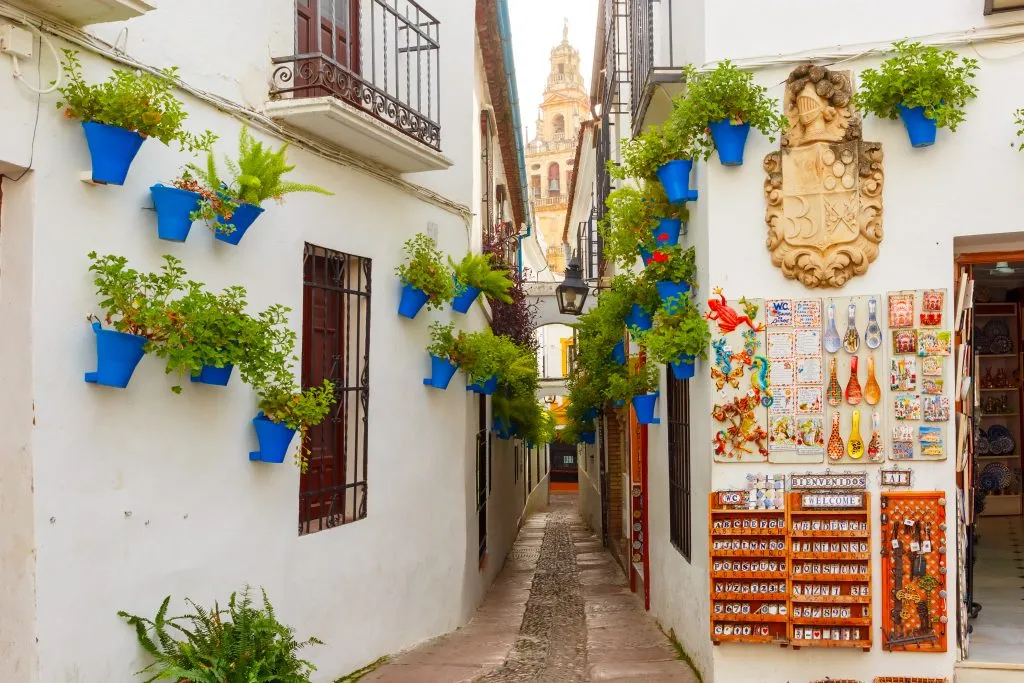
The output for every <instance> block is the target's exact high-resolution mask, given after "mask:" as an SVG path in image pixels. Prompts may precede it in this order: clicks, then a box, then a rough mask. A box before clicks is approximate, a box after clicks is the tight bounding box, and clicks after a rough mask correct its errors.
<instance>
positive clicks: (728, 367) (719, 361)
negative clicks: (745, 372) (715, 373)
mask: <svg viewBox="0 0 1024 683" xmlns="http://www.w3.org/2000/svg"><path fill="white" fill-rule="evenodd" d="M725 344H726V339H725V337H722V338H721V339H716V340H714V341H713V342H711V348H713V349H714V350H715V365H717V366H718V368H719V369H720V370H721V371H722V374H723V375H728V374H729V373H730V372H732V355H731V354H730V353H729V352H728V351H726V349H725Z"/></svg>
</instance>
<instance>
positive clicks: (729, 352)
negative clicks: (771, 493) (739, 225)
mask: <svg viewBox="0 0 1024 683" xmlns="http://www.w3.org/2000/svg"><path fill="white" fill-rule="evenodd" d="M705 317H706V318H707V319H708V320H709V321H711V325H710V327H711V348H712V351H713V357H712V362H711V378H712V380H713V381H714V384H715V389H716V391H717V393H716V394H715V395H714V396H713V399H712V400H713V403H714V407H713V409H712V411H711V417H712V427H711V433H712V434H713V435H714V436H713V440H714V459H715V462H764V461H765V460H767V459H768V432H767V417H768V412H767V409H768V406H769V405H770V404H771V403H772V395H771V390H770V385H769V372H770V368H769V363H768V358H767V356H766V355H765V341H764V339H765V338H764V301H763V300H762V299H746V298H740V299H726V298H725V295H724V294H723V293H722V290H721V289H717V288H716V289H715V291H714V296H713V297H711V298H710V299H708V312H707V313H705Z"/></svg>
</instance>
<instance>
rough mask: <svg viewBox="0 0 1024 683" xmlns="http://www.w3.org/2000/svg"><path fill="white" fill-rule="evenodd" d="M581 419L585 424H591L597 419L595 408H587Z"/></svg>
mask: <svg viewBox="0 0 1024 683" xmlns="http://www.w3.org/2000/svg"><path fill="white" fill-rule="evenodd" d="M583 419H584V420H586V421H587V422H591V421H593V420H596V419H597V408H587V410H586V412H584V413H583Z"/></svg>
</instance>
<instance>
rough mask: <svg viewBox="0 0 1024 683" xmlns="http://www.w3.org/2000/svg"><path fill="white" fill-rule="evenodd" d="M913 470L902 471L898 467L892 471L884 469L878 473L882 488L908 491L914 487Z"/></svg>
mask: <svg viewBox="0 0 1024 683" xmlns="http://www.w3.org/2000/svg"><path fill="white" fill-rule="evenodd" d="M913 475H914V472H913V470H910V469H906V470H901V469H900V468H898V467H895V468H892V469H886V468H884V467H883V468H882V469H881V470H880V471H879V473H878V480H879V483H880V484H881V485H882V486H885V487H890V488H905V489H908V488H910V487H911V486H912V485H913Z"/></svg>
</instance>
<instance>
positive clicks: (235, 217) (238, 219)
mask: <svg viewBox="0 0 1024 683" xmlns="http://www.w3.org/2000/svg"><path fill="white" fill-rule="evenodd" d="M262 213H263V207H260V206H256V205H254V204H239V205H238V208H237V209H235V210H234V212H233V213H232V214H231V218H224V217H223V216H217V226H214V227H216V228H217V230H215V231H214V237H216V238H217V239H218V240H219V241H221V242H225V243H227V244H232V245H235V244H238V243H239V242H241V241H242V238H243V237H245V231H246V230H248V229H249V228H250V227H251V226H252V224H253V223H254V222H256V219H257V218H259V217H260V214H262ZM228 225H233V226H234V230H232V231H231V232H225V231H224V230H222V229H220V226H228Z"/></svg>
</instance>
